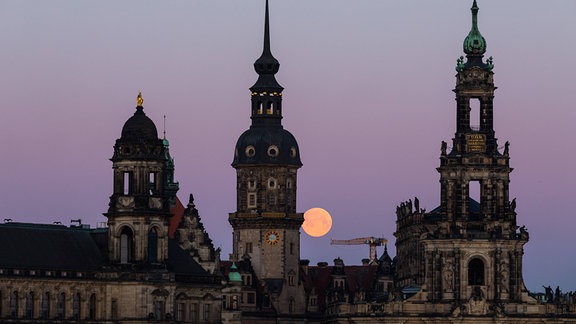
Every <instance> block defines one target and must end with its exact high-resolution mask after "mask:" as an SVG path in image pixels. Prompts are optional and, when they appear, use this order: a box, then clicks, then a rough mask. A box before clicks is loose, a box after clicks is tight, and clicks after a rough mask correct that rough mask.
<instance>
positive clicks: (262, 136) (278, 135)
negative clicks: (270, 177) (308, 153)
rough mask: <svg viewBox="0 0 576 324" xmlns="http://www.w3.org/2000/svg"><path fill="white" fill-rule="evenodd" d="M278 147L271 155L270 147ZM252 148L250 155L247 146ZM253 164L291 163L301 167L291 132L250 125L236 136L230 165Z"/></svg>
mask: <svg viewBox="0 0 576 324" xmlns="http://www.w3.org/2000/svg"><path fill="white" fill-rule="evenodd" d="M272 145H274V146H276V147H277V148H278V153H277V154H276V155H271V154H270V152H269V149H270V147H271V146H272ZM249 146H251V147H253V148H254V153H253V154H252V155H250V154H248V152H247V148H248V147H249ZM253 164H275V165H292V166H296V167H301V166H302V162H301V161H300V150H299V149H298V142H296V138H295V137H294V135H292V133H290V132H289V131H287V130H285V129H284V128H282V126H276V127H263V126H251V127H250V129H248V130H247V131H245V132H244V133H243V134H242V135H240V137H239V138H238V142H236V149H235V152H234V161H233V162H232V166H233V167H236V166H239V165H253Z"/></svg>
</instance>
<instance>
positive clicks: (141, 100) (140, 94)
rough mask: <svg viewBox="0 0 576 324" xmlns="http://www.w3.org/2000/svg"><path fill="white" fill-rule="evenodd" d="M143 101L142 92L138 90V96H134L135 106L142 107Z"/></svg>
mask: <svg viewBox="0 0 576 324" xmlns="http://www.w3.org/2000/svg"><path fill="white" fill-rule="evenodd" d="M143 103H144V99H142V92H141V91H138V97H137V98H136V105H137V107H142V104H143Z"/></svg>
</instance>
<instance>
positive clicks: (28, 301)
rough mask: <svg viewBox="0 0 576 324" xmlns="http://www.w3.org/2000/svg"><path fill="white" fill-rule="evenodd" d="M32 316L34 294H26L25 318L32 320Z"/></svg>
mask: <svg viewBox="0 0 576 324" xmlns="http://www.w3.org/2000/svg"><path fill="white" fill-rule="evenodd" d="M33 316H34V293H33V292H31V291H30V292H28V293H27V294H26V318H29V319H30V318H33Z"/></svg>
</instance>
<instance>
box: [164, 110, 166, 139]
mask: <svg viewBox="0 0 576 324" xmlns="http://www.w3.org/2000/svg"><path fill="white" fill-rule="evenodd" d="M164 139H166V115H164Z"/></svg>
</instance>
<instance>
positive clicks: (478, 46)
mask: <svg viewBox="0 0 576 324" xmlns="http://www.w3.org/2000/svg"><path fill="white" fill-rule="evenodd" d="M471 10H472V29H471V30H470V33H468V36H466V38H465V39H464V53H466V54H467V55H482V54H484V53H486V40H485V39H484V37H483V36H482V34H480V30H478V5H477V4H476V0H474V4H473V5H472V8H471Z"/></svg>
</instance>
